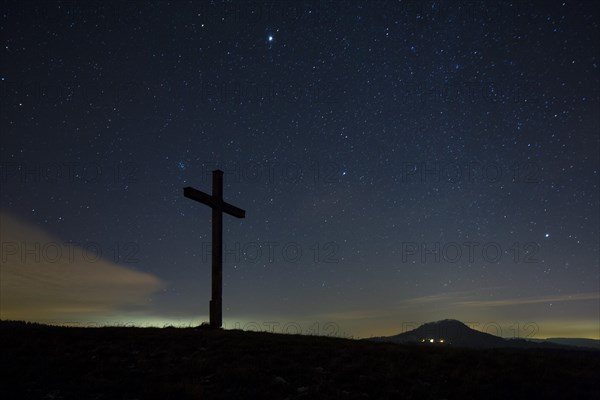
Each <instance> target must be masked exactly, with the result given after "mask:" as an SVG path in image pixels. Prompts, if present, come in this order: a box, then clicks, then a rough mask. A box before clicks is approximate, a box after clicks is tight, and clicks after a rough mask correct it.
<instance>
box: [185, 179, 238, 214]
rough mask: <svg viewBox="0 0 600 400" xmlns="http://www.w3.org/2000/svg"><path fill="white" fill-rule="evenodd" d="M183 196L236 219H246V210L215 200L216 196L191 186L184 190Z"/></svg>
mask: <svg viewBox="0 0 600 400" xmlns="http://www.w3.org/2000/svg"><path fill="white" fill-rule="evenodd" d="M183 195H184V196H185V197H187V198H189V199H192V200H196V201H199V202H200V203H203V204H206V205H207V206H209V207H211V208H213V209H217V210H220V211H222V212H224V213H226V214H229V215H231V216H234V217H236V218H245V217H246V210H242V209H241V208H238V207H236V206H234V205H232V204H229V203H227V202H225V201H223V200H222V199H219V198H215V197H214V196H211V195H209V194H206V193H204V192H201V191H200V190H197V189H194V188H193V187H191V186H188V187H185V188H183Z"/></svg>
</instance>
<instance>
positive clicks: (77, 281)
mask: <svg viewBox="0 0 600 400" xmlns="http://www.w3.org/2000/svg"><path fill="white" fill-rule="evenodd" d="M0 221H1V224H0V237H1V238H2V239H1V252H0V276H1V279H0V300H1V305H2V307H1V308H0V318H2V319H20V320H29V321H40V322H57V323H60V321H73V320H88V321H89V320H90V319H94V318H98V319H101V318H103V317H110V316H114V315H118V314H119V312H120V310H122V309H124V308H142V309H143V308H144V307H145V305H146V304H147V301H148V298H149V297H150V296H151V295H152V294H153V293H155V292H156V291H158V290H159V289H160V288H162V287H163V286H164V283H163V282H162V281H161V280H160V279H159V278H158V277H156V276H154V275H151V274H147V273H143V272H139V271H136V270H134V269H131V268H126V267H124V266H121V265H117V264H115V263H112V262H110V261H107V260H105V259H101V258H94V257H89V255H87V252H86V250H85V249H84V248H81V247H77V246H71V245H69V244H67V243H64V242H63V241H61V240H59V239H57V238H55V237H52V235H50V234H48V233H47V232H45V231H43V230H42V229H40V228H38V227H35V226H32V225H29V224H26V223H24V222H22V221H19V220H18V219H16V218H15V217H13V216H11V215H9V214H8V213H6V212H2V211H0Z"/></svg>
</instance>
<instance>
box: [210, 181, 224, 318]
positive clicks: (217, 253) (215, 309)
mask: <svg viewBox="0 0 600 400" xmlns="http://www.w3.org/2000/svg"><path fill="white" fill-rule="evenodd" d="M212 178H213V180H212V186H213V187H212V190H213V199H214V200H215V202H217V203H218V204H221V203H223V171H220V170H215V171H213V176H212ZM209 308H210V310H209V312H210V324H211V325H212V326H213V327H220V326H221V325H222V324H223V211H222V210H221V209H220V208H218V207H213V209H212V299H211V301H210V304H209Z"/></svg>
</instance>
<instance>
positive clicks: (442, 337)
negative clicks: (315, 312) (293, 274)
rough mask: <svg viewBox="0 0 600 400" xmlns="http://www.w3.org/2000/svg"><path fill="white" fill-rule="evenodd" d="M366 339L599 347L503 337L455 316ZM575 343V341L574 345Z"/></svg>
mask: <svg viewBox="0 0 600 400" xmlns="http://www.w3.org/2000/svg"><path fill="white" fill-rule="evenodd" d="M368 340H371V341H375V342H388V343H400V344H417V345H426V346H454V347H470V348H479V349H491V348H507V347H510V348H548V349H550V348H555V349H574V348H575V347H574V346H582V345H583V344H585V346H583V347H586V348H600V346H599V344H598V341H593V340H591V339H554V340H552V339H548V340H525V339H504V338H501V337H498V336H494V335H491V334H489V333H484V332H480V331H478V330H475V329H471V328H469V327H468V326H467V325H465V324H464V323H462V322H460V321H457V320H455V319H445V320H442V321H436V322H429V323H426V324H423V325H421V326H420V327H418V328H417V329H414V330H411V331H408V332H404V333H400V334H398V335H394V336H383V337H374V338H370V339H368ZM576 343H577V344H576Z"/></svg>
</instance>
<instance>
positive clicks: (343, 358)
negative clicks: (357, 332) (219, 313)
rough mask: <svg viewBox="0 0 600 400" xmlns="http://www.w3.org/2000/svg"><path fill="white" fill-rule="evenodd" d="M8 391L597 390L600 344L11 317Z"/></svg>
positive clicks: (329, 394)
mask: <svg viewBox="0 0 600 400" xmlns="http://www.w3.org/2000/svg"><path fill="white" fill-rule="evenodd" d="M0 346H1V353H0V376H1V381H2V383H1V385H0V396H1V397H2V399H11V400H12V399H77V400H84V399H110V400H116V399H160V400H165V399H236V400H237V399H307V400H308V399H310V400H312V399H459V398H460V399H511V400H513V399H561V400H562V399H588V398H589V399H592V398H600V385H599V384H598V382H600V352H591V351H570V350H554V349H553V350H551V349H530V350H517V349H495V350H473V349H459V348H448V347H420V346H405V345H397V344H386V343H372V342H367V341H357V340H349V339H338V338H326V337H316V336H300V335H282V334H271V333H257V332H242V331H218V330H210V329H193V328H164V329H159V328H125V327H123V328H55V327H44V326H36V325H30V324H28V325H25V324H13V323H7V322H3V323H0Z"/></svg>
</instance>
